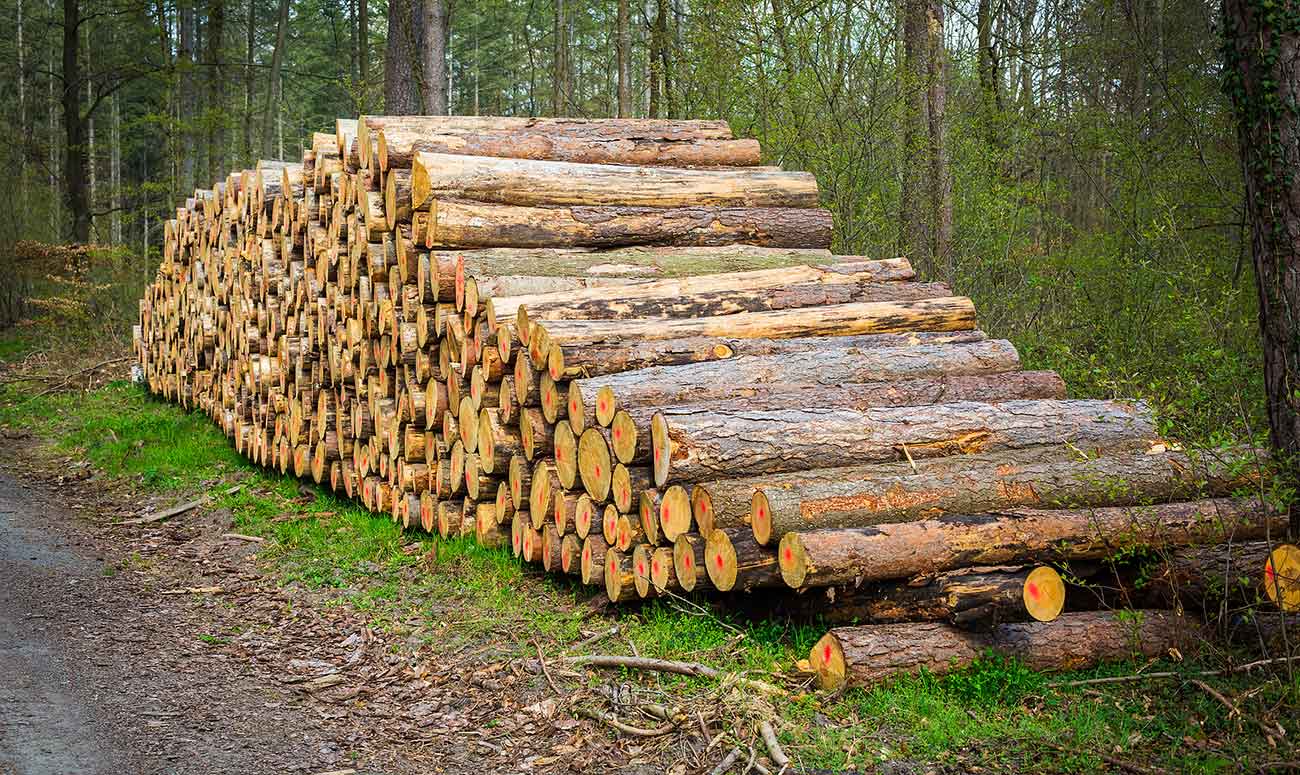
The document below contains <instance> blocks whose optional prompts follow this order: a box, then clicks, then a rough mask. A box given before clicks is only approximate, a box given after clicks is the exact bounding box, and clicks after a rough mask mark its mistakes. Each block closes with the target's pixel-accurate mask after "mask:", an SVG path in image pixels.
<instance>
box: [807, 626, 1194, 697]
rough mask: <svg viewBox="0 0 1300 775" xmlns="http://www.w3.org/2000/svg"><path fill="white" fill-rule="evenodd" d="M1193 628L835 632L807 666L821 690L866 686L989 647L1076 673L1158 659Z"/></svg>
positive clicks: (957, 664)
mask: <svg viewBox="0 0 1300 775" xmlns="http://www.w3.org/2000/svg"><path fill="white" fill-rule="evenodd" d="M1195 635H1196V626H1195V625H1194V624H1192V623H1191V622H1187V621H1184V620H1183V618H1182V617H1180V616H1178V615H1176V614H1174V613H1171V612H1169V611H1132V612H1128V611H1119V612H1114V613H1111V612H1086V613H1070V614H1065V615H1063V616H1061V617H1059V618H1058V619H1056V620H1055V621H1051V622H1028V623H1023V624H1001V625H998V626H997V627H995V628H993V630H992V631H991V632H987V633H972V632H967V631H965V630H961V629H958V628H956V627H953V626H951V625H948V624H939V623H925V622H922V623H907V624H876V625H866V626H861V627H837V628H836V629H833V630H831V631H830V632H828V633H827V634H826V635H824V636H823V637H822V639H821V640H819V641H817V643H816V644H815V645H814V646H813V648H812V651H811V653H810V655H809V661H811V662H812V665H813V668H814V669H815V670H816V672H817V679H818V682H819V683H820V684H821V686H822V688H824V689H838V688H839V687H841V686H844V685H845V684H848V685H849V686H872V685H874V684H877V683H880V682H881V681H883V680H886V679H888V678H891V677H893V676H895V675H898V674H900V673H911V672H916V671H918V670H920V669H922V668H925V669H926V670H928V671H929V672H930V673H931V674H934V675H942V674H944V673H948V672H951V671H953V670H958V669H960V668H962V667H965V666H967V665H969V664H971V663H972V662H974V661H975V660H976V659H979V658H980V657H981V656H983V655H984V652H985V651H986V650H987V649H993V650H994V651H996V652H998V653H999V654H1001V655H1003V656H1007V657H1015V658H1016V659H1019V660H1020V661H1021V662H1023V663H1025V665H1026V666H1028V667H1029V668H1030V669H1032V670H1077V669H1081V668H1085V667H1093V666H1095V665H1098V664H1101V663H1102V662H1107V661H1112V660H1120V659H1129V658H1132V657H1135V656H1142V657H1148V658H1149V657H1160V656H1165V655H1167V654H1168V652H1169V650H1170V649H1171V648H1182V649H1187V648H1188V646H1189V645H1190V644H1192V643H1194V642H1195Z"/></svg>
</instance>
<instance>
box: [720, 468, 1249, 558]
mask: <svg viewBox="0 0 1300 775" xmlns="http://www.w3.org/2000/svg"><path fill="white" fill-rule="evenodd" d="M1245 481H1246V480H1245V479H1244V478H1243V476H1242V474H1241V471H1240V469H1239V467H1236V466H1233V465H1231V464H1229V463H1227V462H1224V461H1215V460H1210V459H1203V460H1202V459H1192V458H1190V457H1189V456H1188V455H1187V454H1186V453H1183V452H1180V451H1175V450H1169V449H1168V448H1167V447H1165V446H1164V445H1157V446H1155V447H1151V448H1147V447H1145V445H1142V446H1136V447H1127V448H1116V449H1111V450H1107V451H1105V452H1104V453H1103V454H1102V455H1100V456H1097V457H1089V456H1086V455H1085V454H1083V453H1081V452H1080V450H1079V449H1078V448H1076V447H1073V446H1063V445H1056V446H1048V447H1036V448H1030V449H1024V450H1009V451H1006V452H998V453H993V454H986V455H966V456H961V457H956V458H933V459H929V460H915V461H914V462H912V463H887V464H882V465H876V466H859V467H856V468H839V469H828V470H824V471H808V472H799V473H795V474H789V475H777V476H773V477H768V478H767V480H766V481H765V480H764V479H763V478H762V477H759V478H756V479H746V480H736V481H732V482H725V483H724V482H719V483H710V484H707V485H704V486H703V487H701V489H702V490H704V491H705V492H707V493H708V495H706V496H701V497H708V498H709V500H710V503H711V504H712V503H726V504H728V505H727V506H724V507H722V508H724V512H725V513H726V514H728V515H730V514H732V513H734V512H736V511H739V510H740V509H741V506H740V504H735V503H733V502H732V501H730V500H729V499H731V498H736V497H743V493H744V492H745V491H746V490H749V491H750V492H752V493H753V496H752V498H751V499H750V508H749V512H748V515H747V516H748V517H749V522H750V524H751V525H752V526H753V530H754V538H755V539H757V540H758V542H759V543H761V544H765V545H767V544H774V543H776V542H778V541H780V540H781V537H782V536H784V535H785V534H786V533H788V532H791V531H794V530H820V529H824V528H832V527H864V526H868V525H876V524H882V523H885V522H906V521H909V520H917V519H926V518H932V517H935V516H938V515H941V514H977V513H979V512H983V511H996V510H999V509H1009V508H1018V507H1023V506H1029V507H1034V506H1040V507H1066V506H1070V507H1075V508H1079V507H1084V506H1134V505H1139V504H1143V503H1152V502H1156V503H1159V502H1165V501H1171V500H1176V499H1185V498H1191V497H1197V496H1200V497H1205V496H1218V495H1227V494H1229V493H1231V492H1232V491H1233V490H1234V489H1235V488H1236V487H1238V486H1240V485H1242V484H1244V483H1245ZM714 495H716V496H717V497H713V496H714ZM717 510H718V509H717V507H715V508H714V509H713V511H714V512H715V513H716V512H717Z"/></svg>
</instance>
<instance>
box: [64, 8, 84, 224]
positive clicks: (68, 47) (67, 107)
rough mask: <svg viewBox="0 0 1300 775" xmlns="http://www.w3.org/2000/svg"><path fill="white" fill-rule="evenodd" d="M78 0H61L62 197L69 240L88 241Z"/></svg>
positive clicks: (79, 10) (79, 9) (80, 20)
mask: <svg viewBox="0 0 1300 775" xmlns="http://www.w3.org/2000/svg"><path fill="white" fill-rule="evenodd" d="M81 22H82V18H81V5H80V0H63V72H62V75H63V84H64V86H63V129H64V134H65V141H64V145H63V149H64V151H63V153H64V162H63V173H64V174H63V200H64V202H65V203H66V204H67V207H68V213H69V214H70V215H71V216H72V240H73V241H74V242H78V243H82V244H85V243H88V242H89V241H90V200H89V197H88V194H87V191H86V145H85V142H86V138H85V131H86V129H85V120H84V117H83V116H82V114H81V83H82V78H83V77H84V76H83V74H82V72H81V63H80V60H79V59H78V51H79V47H80V42H81V38H80V35H79V34H78V29H79V27H80V25H81Z"/></svg>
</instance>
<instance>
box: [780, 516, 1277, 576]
mask: <svg viewBox="0 0 1300 775" xmlns="http://www.w3.org/2000/svg"><path fill="white" fill-rule="evenodd" d="M1282 521H1283V520H1282V519H1280V518H1278V517H1277V516H1276V515H1275V514H1274V513H1272V512H1271V511H1270V510H1268V509H1265V508H1263V507H1261V505H1260V504H1259V502H1258V501H1256V500H1252V499H1241V500H1227V499H1220V500H1204V501H1196V502H1190V503H1172V504H1163V505H1155V506H1133V507H1118V506H1108V507H1096V508H1083V509H1059V510H1046V509H1014V510H1008V511H995V512H988V513H983V514H976V515H962V514H945V515H944V516H942V517H939V518H937V519H930V520H925V521H920V522H903V523H898V524H882V525H876V526H874V527H863V528H843V529H836V530H820V531H813V532H797V533H786V534H785V537H784V538H782V539H781V544H780V548H779V550H778V551H779V554H780V559H781V572H782V576H783V577H784V578H785V581H786V583H787V584H789V585H790V586H791V587H793V588H796V589H799V588H803V587H819V586H831V585H835V584H847V583H857V582H859V581H883V580H888V579H902V578H909V577H911V576H916V575H920V574H923V573H935V572H938V571H944V570H954V569H956V568H960V567H965V566H970V565H1008V564H1025V563H1031V562H1050V561H1054V560H1089V559H1103V558H1107V557H1111V556H1114V555H1115V554H1117V553H1119V552H1121V551H1123V550H1126V549H1133V548H1145V547H1161V546H1182V545H1189V544H1203V543H1216V542H1222V541H1225V540H1250V539H1255V538H1259V537H1262V536H1264V535H1267V534H1268V530H1270V529H1272V530H1277V529H1278V526H1279V525H1280V524H1281V523H1282Z"/></svg>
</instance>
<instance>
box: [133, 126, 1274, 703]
mask: <svg viewBox="0 0 1300 775" xmlns="http://www.w3.org/2000/svg"><path fill="white" fill-rule="evenodd" d="M759 157H760V149H759V148H758V145H757V143H755V142H754V141H751V140H744V139H737V138H735V137H733V136H732V134H731V132H730V130H729V129H728V128H727V126H726V124H725V123H723V122H710V121H667V120H630V119H618V120H576V119H515V118H477V117H474V118H471V117H412V116H399V117H391V116H387V117H386V116H363V117H361V118H359V119H357V120H340V121H338V122H337V124H336V126H335V127H334V132H333V133H317V134H316V135H314V136H313V138H312V142H311V147H310V148H309V149H307V150H305V151H304V152H303V154H302V159H301V161H300V162H294V163H286V162H277V161H263V162H259V163H258V164H257V166H256V168H254V169H249V170H242V171H237V172H234V173H232V174H231V175H229V176H227V177H226V178H225V179H224V180H220V181H216V183H215V184H214V186H213V187H212V188H211V189H205V190H199V191H195V192H194V194H193V196H191V197H189V198H188V199H187V200H186V202H185V203H184V206H182V207H178V208H177V210H176V215H175V218H173V219H171V220H169V221H168V222H167V225H166V230H165V241H164V247H163V259H162V264H161V266H160V268H159V272H158V275H157V278H156V280H155V282H154V283H153V284H152V285H150V286H149V288H148V289H147V291H146V293H145V295H144V298H143V299H142V300H141V302H140V322H139V325H138V326H136V329H135V332H134V333H135V348H136V354H137V357H138V359H139V363H140V365H141V367H142V370H143V374H144V376H145V379H146V380H147V382H148V386H149V389H150V390H151V391H153V392H155V393H157V394H160V395H162V396H164V397H166V398H168V399H170V400H173V401H177V402H179V403H180V404H182V405H184V406H187V407H195V408H198V409H201V410H202V411H204V412H206V413H207V414H209V415H210V416H211V417H212V418H213V419H214V420H215V421H216V422H217V423H218V424H219V425H220V426H221V428H222V429H223V430H224V431H225V432H226V434H227V435H228V436H230V437H231V438H232V439H233V441H234V444H235V446H236V449H238V450H239V451H240V452H241V453H243V454H245V455H247V456H248V457H249V458H251V459H252V460H253V461H255V462H257V463H260V464H262V465H265V466H268V467H272V468H275V469H277V470H279V471H281V472H285V473H289V472H292V473H293V474H294V475H296V476H301V477H308V476H309V477H311V478H312V479H313V480H314V481H316V482H318V483H320V484H321V485H323V486H327V487H330V488H332V489H334V490H336V491H340V492H343V493H345V494H346V495H348V496H349V497H354V498H357V499H358V500H360V502H361V503H362V504H363V505H364V506H365V507H366V508H368V509H371V510H373V511H376V512H382V513H386V514H388V515H389V516H390V517H391V518H392V519H394V520H396V521H398V522H400V523H401V524H402V526H403V527H406V528H410V529H422V530H425V531H429V532H434V533H437V534H439V535H441V536H443V537H446V538H451V537H458V536H467V537H471V538H472V540H476V541H479V542H481V543H484V544H486V545H489V546H498V545H500V546H503V547H504V546H509V547H510V550H511V551H512V552H513V553H514V554H516V555H517V556H519V557H521V558H522V559H523V560H524V561H527V562H532V563H537V564H539V565H541V566H542V567H544V568H545V569H546V570H547V571H550V572H553V573H557V574H568V575H572V576H574V577H577V578H580V579H581V581H582V582H583V583H584V584H590V585H593V586H596V587H601V588H603V589H604V592H605V594H606V595H607V596H608V597H609V599H610V600H612V601H616V602H618V601H631V600H640V599H646V598H653V597H658V596H668V595H676V594H686V593H690V592H695V591H700V592H705V591H713V592H717V593H729V592H730V593H737V592H748V591H755V590H769V591H773V590H786V597H784V598H779V599H783V600H787V601H790V605H792V606H793V605H798V602H797V601H798V599H799V597H801V596H802V597H804V598H806V599H813V598H820V599H822V600H826V599H830V600H832V601H834V600H835V598H836V597H837V596H838V599H839V601H840V604H839V606H838V607H839V609H840V610H841V611H853V612H854V616H855V617H856V618H857V619H858V620H859V621H861V622H864V623H865V624H863V625H860V626H857V627H850V628H840V629H836V630H833V631H832V632H831V633H830V634H828V635H827V639H823V642H822V643H819V644H818V646H817V648H815V649H814V650H813V653H812V655H811V662H812V664H813V666H814V668H815V669H816V670H817V671H818V673H819V675H820V676H821V677H822V680H823V683H824V684H826V685H828V686H834V685H838V684H839V683H842V682H844V681H850V682H859V683H865V682H869V681H873V680H877V679H878V678H880V677H882V676H885V675H888V674H890V673H892V672H896V671H897V670H901V669H910V668H914V667H916V666H918V665H921V664H926V665H929V666H931V667H934V666H936V665H938V664H940V662H942V663H943V664H948V663H949V662H950V660H949V656H951V657H952V658H954V659H956V660H957V661H961V660H963V659H969V658H971V655H973V654H977V653H979V651H980V650H982V649H984V648H990V647H991V648H1000V649H1003V650H1005V651H1007V652H1008V653H1012V654H1016V655H1018V656H1022V657H1024V658H1025V659H1026V660H1027V661H1028V662H1029V663H1030V664H1033V665H1035V666H1042V667H1057V668H1059V667H1065V666H1071V665H1076V664H1082V663H1086V662H1089V661H1094V660H1096V659H1102V658H1110V657H1114V656H1121V655H1123V654H1127V653H1132V649H1131V648H1130V647H1129V646H1130V644H1132V643H1133V642H1134V640H1133V639H1132V638H1128V639H1125V638H1123V637H1121V636H1120V628H1121V625H1122V623H1123V622H1124V621H1127V620H1125V619H1124V618H1123V617H1117V616H1113V615H1110V614H1100V613H1090V612H1072V613H1069V614H1066V615H1064V616H1062V611H1063V609H1064V608H1066V607H1067V598H1068V596H1067V594H1066V592H1067V589H1066V587H1067V585H1066V584H1065V582H1064V581H1063V579H1062V574H1061V573H1060V572H1058V570H1059V569H1065V568H1068V567H1070V566H1069V563H1071V562H1083V561H1097V560H1106V559H1108V558H1111V557H1113V556H1114V555H1116V554H1117V553H1118V552H1122V551H1125V550H1130V549H1133V548H1139V547H1147V548H1149V547H1161V548H1166V547H1209V548H1210V549H1214V548H1217V547H1220V546H1223V545H1225V543H1227V542H1231V541H1240V540H1244V539H1262V538H1264V537H1266V536H1267V535H1269V534H1270V531H1272V535H1278V534H1279V531H1280V530H1282V529H1283V528H1284V522H1283V521H1282V520H1281V519H1280V517H1278V516H1277V515H1274V514H1271V513H1270V512H1269V511H1268V510H1267V509H1266V508H1264V507H1263V506H1262V505H1261V504H1260V503H1258V502H1257V501H1254V500H1251V499H1248V498H1247V499H1241V498H1235V499H1234V498H1231V497H1227V496H1230V495H1231V494H1232V493H1233V491H1234V489H1235V488H1236V487H1238V486H1239V485H1240V484H1241V483H1242V481H1243V474H1242V473H1241V471H1240V470H1239V467H1238V466H1236V465H1234V464H1232V463H1228V462H1224V463H1217V462H1216V463H1208V464H1207V463H1205V462H1204V461H1197V460H1194V459H1192V458H1191V457H1190V456H1189V455H1187V454H1185V453H1183V452H1182V451H1180V450H1178V449H1177V448H1176V447H1174V446H1171V445H1169V444H1167V443H1166V442H1164V441H1162V440H1161V439H1160V438H1158V435H1157V433H1156V430H1155V423H1154V421H1153V418H1152V416H1151V413H1150V410H1149V409H1148V407H1146V406H1145V405H1143V404H1141V403H1136V402H1126V401H1098V400H1071V399H1068V398H1067V397H1066V394H1065V386H1064V384H1063V383H1062V381H1061V379H1060V378H1059V377H1058V376H1057V375H1056V374H1055V373H1053V372H1047V371H1031V370H1024V369H1022V368H1021V363H1020V358H1019V355H1018V354H1017V352H1016V350H1015V348H1014V347H1012V345H1011V344H1010V343H1008V342H1006V341H1003V340H997V339H992V338H990V337H988V336H987V335H986V334H985V333H983V332H982V331H980V330H979V328H978V325H977V319H976V315H975V308H974V305H973V304H972V302H971V301H970V299H968V298H965V297H962V296H958V295H955V294H954V292H953V291H952V290H951V289H950V288H948V287H947V286H946V285H944V284H942V283H934V282H920V281H918V280H917V278H916V276H915V273H914V271H913V269H912V267H911V265H910V264H909V263H908V261H907V260H906V259H902V258H891V259H883V260H881V259H868V258H865V257H859V256H841V255H834V254H832V253H831V252H830V250H829V247H830V243H831V231H832V229H831V226H832V224H831V218H830V214H829V213H828V212H827V211H826V210H824V209H821V208H820V207H819V206H818V190H817V184H816V181H815V180H813V178H812V177H811V176H810V175H808V174H806V173H798V172H785V171H782V170H779V169H773V168H768V167H761V166H759ZM1276 559H1277V562H1276V563H1275V564H1276V565H1277V567H1278V568H1279V569H1282V568H1283V567H1284V568H1285V569H1286V573H1281V572H1280V570H1279V572H1278V573H1273V568H1274V565H1269V566H1268V567H1269V569H1270V570H1269V573H1270V574H1273V576H1274V577H1276V578H1278V579H1282V580H1288V579H1290V578H1291V577H1292V574H1293V573H1295V572H1300V569H1297V568H1296V567H1295V566H1296V565H1297V562H1296V561H1295V559H1294V558H1293V557H1292V556H1291V555H1287V556H1286V557H1281V556H1279V557H1278V558H1276ZM1283 560H1285V563H1283ZM1178 567H1179V568H1180V569H1182V571H1186V570H1187V569H1188V568H1193V567H1194V564H1193V563H1191V562H1188V563H1184V564H1183V565H1180V566H1178ZM1259 573H1260V574H1263V573H1264V569H1263V568H1261V569H1259ZM1279 588H1280V587H1279V586H1278V583H1277V582H1275V583H1274V589H1273V590H1272V592H1270V594H1271V595H1272V596H1273V597H1276V598H1277V599H1279V600H1287V601H1292V602H1293V603H1298V604H1300V600H1295V599H1294V598H1295V594H1294V593H1293V592H1292V591H1291V589H1290V588H1289V587H1288V588H1287V589H1286V590H1283V591H1282V592H1278V590H1279ZM807 590H815V591H813V592H807ZM836 590H838V592H836ZM794 591H797V592H794ZM822 592H829V593H830V594H829V596H827V595H822ZM774 599H777V598H774ZM1172 617H1173V615H1172V614H1170V613H1168V612H1166V611H1160V610H1155V611H1152V612H1149V613H1148V614H1146V615H1143V616H1141V617H1139V618H1140V619H1141V621H1142V622H1143V624H1142V626H1141V628H1140V629H1141V631H1140V635H1141V638H1140V642H1141V643H1143V644H1144V645H1143V647H1142V649H1141V651H1142V653H1148V651H1150V650H1154V651H1153V652H1152V653H1154V652H1158V651H1159V650H1160V649H1161V648H1165V647H1167V646H1170V645H1173V643H1174V642H1175V640H1176V638H1177V637H1181V631H1180V630H1178V631H1176V630H1177V628H1175V627H1173V626H1172V622H1173V621H1174V619H1173V618H1172ZM916 622H924V624H917V623H916ZM936 644H938V645H936ZM1146 644H1150V647H1149V649H1148V646H1147V645H1146ZM918 649H919V650H920V651H923V652H926V653H925V655H924V656H917V654H916V653H915V652H917V651H918ZM904 652H907V653H904Z"/></svg>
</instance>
